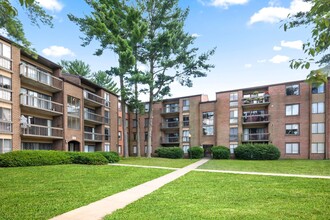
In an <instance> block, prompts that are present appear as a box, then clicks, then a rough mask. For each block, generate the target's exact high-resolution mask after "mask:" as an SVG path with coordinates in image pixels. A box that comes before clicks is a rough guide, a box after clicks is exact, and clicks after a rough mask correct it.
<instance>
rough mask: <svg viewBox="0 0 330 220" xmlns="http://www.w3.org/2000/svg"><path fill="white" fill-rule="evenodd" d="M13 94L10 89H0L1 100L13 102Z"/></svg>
mask: <svg viewBox="0 0 330 220" xmlns="http://www.w3.org/2000/svg"><path fill="white" fill-rule="evenodd" d="M11 93H12V91H11V90H10V89H5V88H0V99H3V100H7V101H11Z"/></svg>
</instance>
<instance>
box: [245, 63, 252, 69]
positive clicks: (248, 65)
mask: <svg viewBox="0 0 330 220" xmlns="http://www.w3.org/2000/svg"><path fill="white" fill-rule="evenodd" d="M251 67H252V64H250V63H247V64H245V65H244V68H246V69H250V68H251Z"/></svg>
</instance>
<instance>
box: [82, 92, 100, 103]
mask: <svg viewBox="0 0 330 220" xmlns="http://www.w3.org/2000/svg"><path fill="white" fill-rule="evenodd" d="M84 98H85V99H86V100H88V101H92V102H94V103H96V104H99V105H103V103H104V99H103V98H102V97H101V96H98V95H96V94H94V93H91V92H89V91H87V90H84Z"/></svg>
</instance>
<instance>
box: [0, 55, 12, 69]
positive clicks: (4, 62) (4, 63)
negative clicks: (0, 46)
mask: <svg viewBox="0 0 330 220" xmlns="http://www.w3.org/2000/svg"><path fill="white" fill-rule="evenodd" d="M0 67H3V68H5V69H7V70H11V60H10V59H8V58H6V57H3V56H0Z"/></svg>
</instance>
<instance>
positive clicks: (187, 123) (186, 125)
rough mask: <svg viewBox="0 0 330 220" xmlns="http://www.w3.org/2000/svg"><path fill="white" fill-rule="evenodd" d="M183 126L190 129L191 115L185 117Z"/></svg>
mask: <svg viewBox="0 0 330 220" xmlns="http://www.w3.org/2000/svg"><path fill="white" fill-rule="evenodd" d="M183 126H184V127H189V115H184V116H183Z"/></svg>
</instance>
